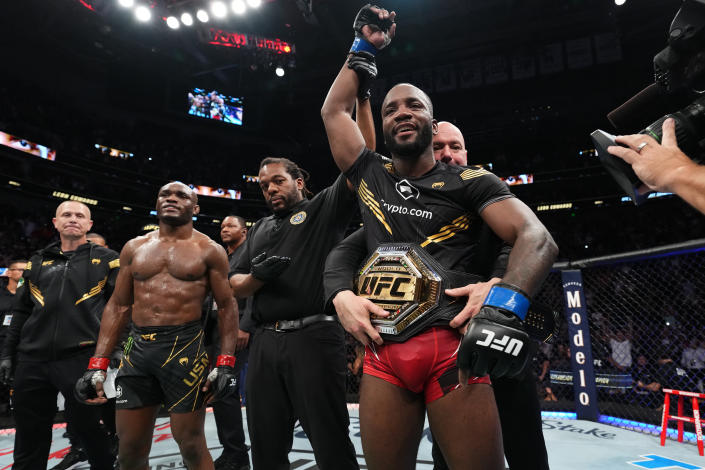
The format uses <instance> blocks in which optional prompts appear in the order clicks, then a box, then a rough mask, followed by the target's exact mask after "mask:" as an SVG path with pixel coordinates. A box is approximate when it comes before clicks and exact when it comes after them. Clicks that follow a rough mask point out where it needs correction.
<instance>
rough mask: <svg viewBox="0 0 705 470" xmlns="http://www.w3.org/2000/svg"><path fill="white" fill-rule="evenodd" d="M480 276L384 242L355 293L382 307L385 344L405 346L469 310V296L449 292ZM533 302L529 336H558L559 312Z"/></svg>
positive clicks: (379, 322) (376, 320) (408, 246)
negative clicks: (450, 267)
mask: <svg viewBox="0 0 705 470" xmlns="http://www.w3.org/2000/svg"><path fill="white" fill-rule="evenodd" d="M482 281H483V279H482V278H481V277H480V276H477V275H474V274H469V273H464V272H459V271H452V270H449V269H445V268H444V267H443V266H442V265H441V264H440V263H439V262H438V261H437V260H436V259H435V258H433V257H432V256H431V255H429V254H428V253H427V252H426V250H424V249H423V248H421V247H420V246H419V245H416V244H413V243H383V244H381V245H379V246H378V247H377V249H375V251H374V252H373V253H372V255H371V256H370V257H369V258H368V259H367V261H365V263H364V264H363V265H362V268H360V270H359V272H358V276H357V279H355V282H354V285H355V293H356V294H357V295H359V296H360V297H363V298H366V299H369V300H371V301H372V302H374V303H375V304H377V305H379V306H380V307H382V308H383V309H385V310H386V311H387V312H389V316H388V317H378V316H376V315H373V316H372V324H373V325H375V326H378V327H379V329H380V335H381V336H382V338H384V340H385V341H391V342H402V341H406V340H407V339H409V338H410V337H412V336H414V335H415V334H417V333H418V332H420V331H421V330H423V329H424V328H426V327H428V326H430V325H433V324H442V325H447V324H448V322H449V321H450V320H452V319H453V317H455V316H456V315H457V314H458V313H459V312H460V311H461V310H462V309H463V307H464V306H465V303H466V301H467V299H466V298H465V297H451V296H448V295H446V294H445V290H446V289H452V288H456V287H463V286H466V285H468V284H474V283H477V282H482ZM535 307H537V306H535V305H534V304H532V306H531V308H530V309H529V312H528V314H527V316H526V319H525V321H524V326H525V329H526V332H527V333H528V334H529V336H531V337H532V338H535V339H537V340H539V341H550V340H551V339H552V337H553V336H555V330H556V328H557V320H558V314H557V313H556V312H554V311H552V310H551V309H550V308H548V307H545V306H540V308H535Z"/></svg>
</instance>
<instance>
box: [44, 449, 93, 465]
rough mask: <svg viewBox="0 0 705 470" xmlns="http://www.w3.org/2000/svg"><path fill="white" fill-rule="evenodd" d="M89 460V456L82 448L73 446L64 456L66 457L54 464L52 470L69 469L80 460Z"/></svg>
mask: <svg viewBox="0 0 705 470" xmlns="http://www.w3.org/2000/svg"><path fill="white" fill-rule="evenodd" d="M87 460H88V456H87V455H86V453H85V452H84V451H83V450H82V449H77V448H75V447H71V450H70V451H69V453H68V454H66V455H65V456H64V459H63V460H62V461H61V462H59V463H57V464H56V465H54V466H53V467H52V468H51V470H68V469H69V468H73V466H74V465H76V464H78V463H80V462H86V461H87Z"/></svg>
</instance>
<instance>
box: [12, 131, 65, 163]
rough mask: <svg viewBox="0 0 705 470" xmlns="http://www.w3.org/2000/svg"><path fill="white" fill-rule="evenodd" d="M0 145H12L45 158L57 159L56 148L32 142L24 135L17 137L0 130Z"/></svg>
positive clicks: (14, 147)
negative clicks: (24, 137) (23, 136)
mask: <svg viewBox="0 0 705 470" xmlns="http://www.w3.org/2000/svg"><path fill="white" fill-rule="evenodd" d="M0 145H5V146H7V147H12V148H13V149H17V150H21V151H22V152H26V153H30V154H32V155H36V156H37V157H41V158H44V159H45V160H51V161H54V160H56V150H54V149H50V148H49V147H45V146H44V145H39V144H37V143H34V142H31V141H29V140H27V139H23V138H22V137H17V136H14V135H11V134H7V133H5V132H0Z"/></svg>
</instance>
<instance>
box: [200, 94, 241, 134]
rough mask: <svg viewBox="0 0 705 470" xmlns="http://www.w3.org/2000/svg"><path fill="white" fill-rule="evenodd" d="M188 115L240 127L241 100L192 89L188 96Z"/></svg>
mask: <svg viewBox="0 0 705 470" xmlns="http://www.w3.org/2000/svg"><path fill="white" fill-rule="evenodd" d="M188 106H189V108H188V113H189V114H191V115H192V116H200V117H204V118H207V119H215V120H216V121H223V122H227V123H228V124H235V125H237V126H242V110H243V107H242V98H236V97H234V96H228V95H224V94H223V93H220V92H218V91H216V90H212V91H206V90H204V89H203V88H194V89H193V90H191V91H190V92H189V94H188Z"/></svg>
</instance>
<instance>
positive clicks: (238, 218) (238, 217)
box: [223, 214, 247, 227]
mask: <svg viewBox="0 0 705 470" xmlns="http://www.w3.org/2000/svg"><path fill="white" fill-rule="evenodd" d="M228 217H232V218H233V219H235V220H237V221H238V223H239V224H240V225H242V226H243V227H247V222H246V221H245V218H244V217H241V216H239V215H235V214H228V215H226V216H225V217H223V220H225V219H227V218H228Z"/></svg>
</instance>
